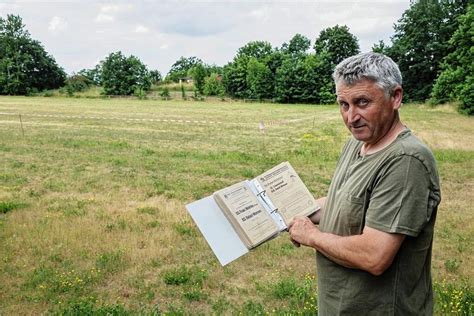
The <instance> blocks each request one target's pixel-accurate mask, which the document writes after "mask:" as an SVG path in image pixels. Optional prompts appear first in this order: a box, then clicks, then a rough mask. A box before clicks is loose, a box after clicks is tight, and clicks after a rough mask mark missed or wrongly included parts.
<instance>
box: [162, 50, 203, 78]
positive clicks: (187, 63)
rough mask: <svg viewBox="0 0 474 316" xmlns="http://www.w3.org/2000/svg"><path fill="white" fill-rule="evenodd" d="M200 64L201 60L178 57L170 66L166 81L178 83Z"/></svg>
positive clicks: (193, 57)
mask: <svg viewBox="0 0 474 316" xmlns="http://www.w3.org/2000/svg"><path fill="white" fill-rule="evenodd" d="M198 64H202V60H201V59H199V58H197V57H195V56H192V57H188V58H185V57H182V56H181V57H180V58H179V59H178V60H177V61H176V62H175V63H174V64H173V65H172V66H171V69H170V71H169V72H168V74H167V75H166V79H167V80H170V81H174V82H178V81H179V79H180V78H184V77H186V76H187V75H188V72H189V71H190V70H191V69H192V68H193V67H194V66H196V65H198Z"/></svg>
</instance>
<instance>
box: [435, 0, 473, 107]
mask: <svg viewBox="0 0 474 316" xmlns="http://www.w3.org/2000/svg"><path fill="white" fill-rule="evenodd" d="M449 44H450V45H451V46H452V47H455V50H454V51H453V52H451V53H450V54H448V55H447V56H446V57H445V58H444V60H443V63H442V65H441V69H442V72H441V73H440V75H439V76H438V78H437V79H436V82H435V84H434V86H433V92H432V101H433V102H435V103H444V102H448V101H460V102H461V105H460V111H461V112H463V113H466V114H468V115H473V114H474V95H473V94H474V50H473V47H474V5H470V6H469V8H468V10H467V12H466V14H464V15H462V16H460V17H459V27H458V29H457V30H456V32H455V33H454V35H453V37H452V38H451V39H450V41H449Z"/></svg>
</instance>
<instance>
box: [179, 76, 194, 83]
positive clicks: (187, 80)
mask: <svg viewBox="0 0 474 316" xmlns="http://www.w3.org/2000/svg"><path fill="white" fill-rule="evenodd" d="M179 83H180V84H181V83H193V77H182V78H179Z"/></svg>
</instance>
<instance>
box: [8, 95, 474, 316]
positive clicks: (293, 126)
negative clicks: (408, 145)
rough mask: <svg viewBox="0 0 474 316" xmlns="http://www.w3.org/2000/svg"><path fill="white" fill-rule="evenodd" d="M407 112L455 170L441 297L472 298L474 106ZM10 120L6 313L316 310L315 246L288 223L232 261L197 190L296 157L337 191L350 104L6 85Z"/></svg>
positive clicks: (449, 171)
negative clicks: (209, 231)
mask: <svg viewBox="0 0 474 316" xmlns="http://www.w3.org/2000/svg"><path fill="white" fill-rule="evenodd" d="M20 115H21V121H20ZM402 119H403V121H404V122H405V123H406V124H407V126H408V127H410V128H411V129H412V130H413V131H414V132H415V134H417V135H418V136H419V137H420V138H422V139H423V140H424V141H425V142H426V143H427V144H428V145H429V146H430V147H431V148H432V149H433V151H434V153H435V156H436V158H437V160H438V164H439V170H440V175H441V181H442V195H443V201H442V204H441V206H440V209H439V213H438V219H437V226H436V235H435V242H434V253H433V274H434V280H435V289H436V297H437V305H436V312H437V313H438V314H446V313H458V314H462V313H463V312H464V313H470V312H472V302H473V293H472V285H473V284H472V280H473V279H474V269H473V263H472V259H473V258H472V242H473V234H474V229H473V221H474V214H473V207H472V205H473V204H474V194H473V192H474V120H473V118H468V117H464V116H460V115H459V114H457V113H456V111H455V110H454V108H453V107H450V106H444V107H440V108H430V107H427V106H420V105H416V106H415V105H407V106H405V107H404V108H403V109H402ZM260 122H263V124H264V125H265V129H264V131H262V130H261V129H260V128H259V123H260ZM0 135H1V136H0V302H1V304H0V314H1V315H3V314H5V315H10V314H40V313H51V312H52V313H60V314H64V313H71V314H74V313H76V314H85V313H95V314H100V313H102V314H107V313H110V314H114V313H115V314H139V313H141V314H153V313H155V314H160V313H165V314H237V313H242V314H252V315H253V314H285V313H287V314H288V313H290V314H291V313H295V314H296V313H300V314H314V313H315V312H316V311H317V304H316V301H317V297H316V279H317V276H316V271H315V259H314V252H313V251H311V250H310V249H307V248H294V247H293V246H292V244H291V243H290V242H289V240H288V236H287V234H281V235H280V236H279V237H278V238H276V239H275V240H272V241H270V242H268V243H266V244H264V245H262V246H260V247H258V248H257V249H255V250H254V251H252V252H251V253H250V254H248V255H246V256H245V257H243V258H240V259H238V260H237V261H235V262H233V263H231V264H230V265H228V266H226V267H221V266H220V265H219V263H218V261H217V260H216V259H215V257H214V255H213V253H212V251H211V250H210V248H209V247H208V245H207V244H206V242H205V240H204V239H203V237H202V236H201V234H200V233H199V231H198V229H197V228H196V226H195V225H194V223H193V222H192V219H191V218H190V216H189V215H188V214H187V212H186V210H185V207H184V206H185V204H187V203H189V202H191V201H193V200H196V199H199V198H202V197H205V196H207V195H209V194H211V193H212V192H214V191H215V190H217V189H220V188H222V187H224V186H227V185H230V184H233V183H235V182H237V181H240V180H243V179H248V178H252V177H255V176H257V175H258V174H260V173H261V172H263V171H265V170H267V169H268V168H270V167H272V166H274V165H276V164H277V163H279V162H281V161H285V160H288V161H290V162H291V164H292V165H293V167H294V168H295V169H296V170H297V171H298V173H299V174H300V176H301V177H302V179H303V181H304V182H305V183H306V185H307V186H308V188H309V189H310V191H311V192H313V193H314V195H315V196H316V197H319V196H322V195H325V194H326V191H327V188H328V186H329V183H330V179H331V176H332V173H333V171H334V168H335V165H336V161H337V158H338V155H339V152H340V150H341V148H342V145H343V143H344V141H345V140H346V139H347V138H348V137H349V133H348V132H347V131H346V129H345V127H344V126H343V123H342V121H341V119H340V117H339V113H338V109H337V107H336V106H334V105H331V106H309V105H280V104H258V103H255V104H249V103H238V102H220V101H215V102H193V101H187V102H186V101H176V100H172V101H156V100H153V101H152V100H140V101H139V100H126V99H125V100H122V99H120V100H117V99H109V100H102V99H84V98H78V99H76V98H24V97H0Z"/></svg>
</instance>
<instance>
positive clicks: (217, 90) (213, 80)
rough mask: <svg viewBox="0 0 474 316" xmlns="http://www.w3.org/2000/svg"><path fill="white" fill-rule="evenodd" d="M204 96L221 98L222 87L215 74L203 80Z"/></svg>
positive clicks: (222, 93)
mask: <svg viewBox="0 0 474 316" xmlns="http://www.w3.org/2000/svg"><path fill="white" fill-rule="evenodd" d="M204 94H205V95H217V96H223V95H224V94H225V89H224V85H223V84H222V81H221V79H220V76H219V75H218V74H216V73H213V74H211V75H210V76H209V77H206V79H205V80H204Z"/></svg>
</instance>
